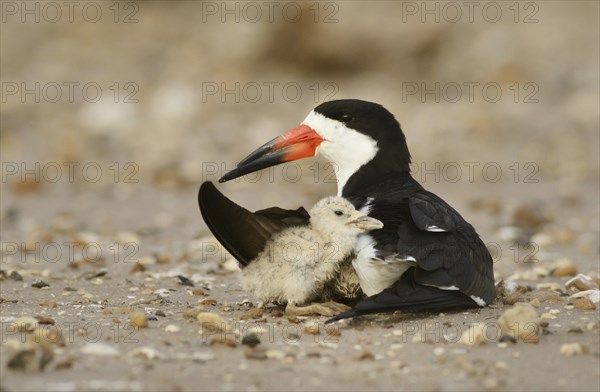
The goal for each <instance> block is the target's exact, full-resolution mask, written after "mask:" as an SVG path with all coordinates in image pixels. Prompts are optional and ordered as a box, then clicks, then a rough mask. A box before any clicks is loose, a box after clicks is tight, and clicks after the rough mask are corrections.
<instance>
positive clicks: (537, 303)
mask: <svg viewBox="0 0 600 392" xmlns="http://www.w3.org/2000/svg"><path fill="white" fill-rule="evenodd" d="M529 304H530V305H531V306H533V307H534V308H539V307H540V305H541V303H540V300H539V299H538V298H534V299H532V300H531V301H529Z"/></svg>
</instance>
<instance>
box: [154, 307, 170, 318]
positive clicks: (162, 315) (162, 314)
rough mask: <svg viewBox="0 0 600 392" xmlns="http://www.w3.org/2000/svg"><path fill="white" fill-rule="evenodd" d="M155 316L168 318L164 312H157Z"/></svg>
mask: <svg viewBox="0 0 600 392" xmlns="http://www.w3.org/2000/svg"><path fill="white" fill-rule="evenodd" d="M154 314H155V315H156V316H158V317H167V315H166V314H165V312H163V311H162V310H160V309H159V310H157V311H156V312H154Z"/></svg>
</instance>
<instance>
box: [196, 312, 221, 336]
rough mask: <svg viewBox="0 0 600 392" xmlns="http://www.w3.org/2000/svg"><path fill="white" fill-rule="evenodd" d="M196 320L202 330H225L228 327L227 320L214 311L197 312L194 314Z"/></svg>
mask: <svg viewBox="0 0 600 392" xmlns="http://www.w3.org/2000/svg"><path fill="white" fill-rule="evenodd" d="M196 320H198V324H200V327H201V328H202V331H203V332H204V331H206V332H225V331H227V330H228V329H229V326H228V325H227V322H226V321H225V320H224V319H223V318H222V317H221V316H219V315H218V314H215V313H210V312H202V313H199V314H198V315H197V316H196Z"/></svg>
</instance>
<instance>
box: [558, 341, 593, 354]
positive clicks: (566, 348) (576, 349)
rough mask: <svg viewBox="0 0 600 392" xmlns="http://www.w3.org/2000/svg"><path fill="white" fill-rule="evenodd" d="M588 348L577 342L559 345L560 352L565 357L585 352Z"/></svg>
mask: <svg viewBox="0 0 600 392" xmlns="http://www.w3.org/2000/svg"><path fill="white" fill-rule="evenodd" d="M588 352H589V349H588V348H587V347H586V346H583V345H581V344H579V343H565V344H563V345H561V346H560V353H561V354H562V355H564V356H566V357H572V356H575V355H582V354H587V353H588Z"/></svg>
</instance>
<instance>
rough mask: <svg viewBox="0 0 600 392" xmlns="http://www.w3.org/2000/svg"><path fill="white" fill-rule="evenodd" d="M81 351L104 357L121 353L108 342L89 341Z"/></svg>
mask: <svg viewBox="0 0 600 392" xmlns="http://www.w3.org/2000/svg"><path fill="white" fill-rule="evenodd" d="M81 353H82V354H85V355H97V356H103V357H116V356H118V355H119V350H117V349H116V348H115V347H113V346H109V345H108V344H106V343H98V342H96V343H88V344H86V345H85V346H83V348H82V349H81Z"/></svg>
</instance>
